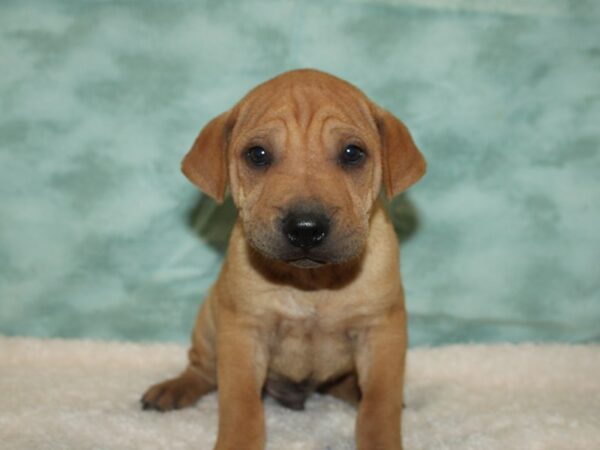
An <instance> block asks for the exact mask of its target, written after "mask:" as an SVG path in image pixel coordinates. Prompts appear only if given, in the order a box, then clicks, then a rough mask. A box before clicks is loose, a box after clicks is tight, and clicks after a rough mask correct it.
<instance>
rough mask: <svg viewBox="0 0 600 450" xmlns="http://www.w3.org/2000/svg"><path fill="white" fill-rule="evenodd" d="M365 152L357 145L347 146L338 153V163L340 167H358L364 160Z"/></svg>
mask: <svg viewBox="0 0 600 450" xmlns="http://www.w3.org/2000/svg"><path fill="white" fill-rule="evenodd" d="M366 156H367V155H366V154H365V151H364V150H363V149H362V148H360V147H358V146H357V145H347V146H346V147H345V148H344V150H342V153H340V163H341V164H342V166H348V167H356V166H359V165H360V164H361V163H362V162H363V161H364V160H365V158H366Z"/></svg>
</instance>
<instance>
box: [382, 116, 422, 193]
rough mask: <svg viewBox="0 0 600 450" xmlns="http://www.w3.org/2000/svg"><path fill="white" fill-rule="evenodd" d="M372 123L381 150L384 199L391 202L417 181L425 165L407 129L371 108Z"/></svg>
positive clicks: (393, 118)
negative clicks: (377, 131)
mask: <svg viewBox="0 0 600 450" xmlns="http://www.w3.org/2000/svg"><path fill="white" fill-rule="evenodd" d="M375 121H376V122H377V127H378V128H379V134H380V136H381V142H382V149H383V155H382V163H383V183H384V185H385V191H386V194H387V196H388V198H392V197H394V196H395V195H398V194H399V193H400V192H403V191H405V190H406V189H408V188H409V187H410V186H412V185H413V184H415V183H416V182H417V181H419V180H420V179H421V177H422V176H423V175H425V171H426V169H427V163H426V161H425V158H424V157H423V155H422V154H421V152H420V151H419V149H418V148H417V146H416V145H415V143H414V141H413V139H412V136H411V135H410V132H409V131H408V128H406V126H405V125H404V124H403V123H402V122H401V121H400V120H399V119H397V118H396V117H395V116H394V115H393V114H391V113H390V112H388V111H386V110H385V109H383V108H380V107H375Z"/></svg>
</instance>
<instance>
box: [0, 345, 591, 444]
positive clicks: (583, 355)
mask: <svg viewBox="0 0 600 450" xmlns="http://www.w3.org/2000/svg"><path fill="white" fill-rule="evenodd" d="M184 350H185V349H184V347H181V346H178V345H165V344H153V345H147V344H146V345H139V344H128V343H100V342H87V341H60V340H37V339H21V338H6V337H0V447H1V448H6V449H27V450H34V449H61V448H65V449H135V448H140V449H144V450H150V449H159V448H160V449H169V450H175V449H184V448H190V449H191V448H194V449H211V448H212V444H213V443H214V438H215V433H216V428H217V401H216V395H215V394H213V395H209V396H207V397H205V398H203V399H202V400H200V402H199V403H198V405H197V407H195V408H190V409H187V410H182V411H176V412H170V413H165V414H161V413H157V412H143V411H141V410H140V407H139V404H138V398H139V397H140V395H141V394H142V392H143V391H144V390H145V388H146V387H147V386H148V385H149V384H151V383H154V382H156V381H159V380H162V379H163V378H164V377H167V376H171V375H174V374H176V373H177V372H178V371H179V370H181V369H182V368H183V365H184V361H185V351H184ZM406 404H407V408H406V410H405V413H404V419H403V420H404V440H405V447H406V448H407V449H419V450H421V449H460V450H469V449H477V450H485V449H498V450H507V449H511V450H513V449H517V450H525V449H527V450H529V449H531V450H533V449H540V450H542V449H543V450H552V449H564V450H576V449H586V450H595V449H600V346H597V345H595V346H568V345H529V344H527V345H461V346H458V345H457V346H449V347H440V348H431V349H424V348H419V349H414V350H411V351H410V352H409V359H408V379H407V385H406ZM266 411H267V414H266V415H267V429H268V449H278V450H279V449H281V450H295V449H311V450H325V449H329V450H350V449H353V448H354V445H353V443H352V436H353V426H354V417H355V411H354V410H353V409H352V408H351V407H349V406H347V405H345V404H344V403H341V402H339V401H337V400H335V399H333V398H328V397H319V396H315V397H312V398H311V399H310V400H309V401H308V403H307V409H306V411H304V412H295V411H291V410H287V409H284V408H282V407H280V406H278V405H276V404H275V403H274V402H273V401H272V400H269V399H267V400H266ZM240 450H243V449H240Z"/></svg>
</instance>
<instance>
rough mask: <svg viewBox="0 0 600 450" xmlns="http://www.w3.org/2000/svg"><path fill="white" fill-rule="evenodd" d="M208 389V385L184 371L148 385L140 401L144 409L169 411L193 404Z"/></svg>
mask: <svg viewBox="0 0 600 450" xmlns="http://www.w3.org/2000/svg"><path fill="white" fill-rule="evenodd" d="M209 390H210V388H209V386H207V384H206V383H204V382H203V381H202V380H201V379H194V378H193V377H190V376H189V374H186V373H184V374H183V375H181V376H179V377H177V378H173V379H171V380H167V381H163V382H162V383H158V384H155V385H154V386H152V387H150V389H148V390H147V391H146V393H145V394H144V395H143V396H142V398H141V399H140V402H141V404H142V409H145V410H149V409H154V410H156V411H170V410H172V409H181V408H185V407H187V406H192V405H194V404H195V403H196V402H197V401H198V399H199V398H200V397H201V396H202V395H204V394H205V393H206V392H208V391H209Z"/></svg>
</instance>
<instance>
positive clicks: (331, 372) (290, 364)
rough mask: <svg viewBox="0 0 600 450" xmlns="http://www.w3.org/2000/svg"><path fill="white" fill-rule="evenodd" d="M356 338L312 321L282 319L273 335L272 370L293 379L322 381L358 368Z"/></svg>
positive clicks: (270, 356)
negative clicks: (354, 341)
mask: <svg viewBox="0 0 600 450" xmlns="http://www.w3.org/2000/svg"><path fill="white" fill-rule="evenodd" d="M352 349H353V346H352V340H351V339H350V338H349V337H348V336H347V335H346V333H344V332H336V333H331V332H325V331H323V330H321V329H319V327H318V326H317V325H316V324H315V323H314V322H313V321H311V320H309V319H306V320H282V321H281V322H280V323H279V325H278V327H277V328H276V330H275V331H274V332H273V333H272V335H271V340H270V355H269V371H270V372H271V373H273V374H276V375H280V376H283V377H285V378H288V379H290V380H293V381H296V382H300V381H303V380H308V379H310V380H312V381H314V382H322V381H325V380H327V379H329V378H332V377H334V376H336V375H340V374H343V373H347V372H349V371H351V370H352V368H353V367H354V363H353V357H352V353H353V350H352Z"/></svg>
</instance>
